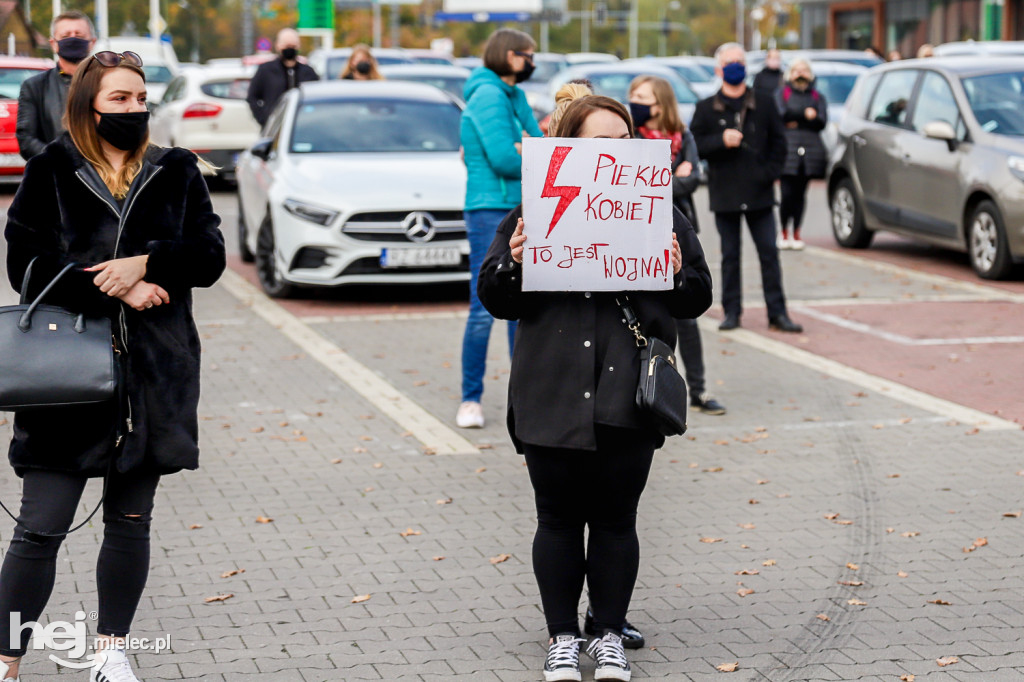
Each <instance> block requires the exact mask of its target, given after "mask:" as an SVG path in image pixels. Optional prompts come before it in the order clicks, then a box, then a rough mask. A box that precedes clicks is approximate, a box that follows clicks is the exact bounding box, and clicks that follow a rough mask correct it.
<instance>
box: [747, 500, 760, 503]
mask: <svg viewBox="0 0 1024 682" xmlns="http://www.w3.org/2000/svg"><path fill="white" fill-rule="evenodd" d="M747 504H761V503H760V502H759V501H757V500H755V499H749V500H747Z"/></svg>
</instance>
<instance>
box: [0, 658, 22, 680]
mask: <svg viewBox="0 0 1024 682" xmlns="http://www.w3.org/2000/svg"><path fill="white" fill-rule="evenodd" d="M10 669H11V666H10V664H9V663H4V662H3V661H0V682H18V678H17V677H8V676H7V673H8V671H9V670H10Z"/></svg>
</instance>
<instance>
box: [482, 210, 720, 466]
mask: <svg viewBox="0 0 1024 682" xmlns="http://www.w3.org/2000/svg"><path fill="white" fill-rule="evenodd" d="M521 215H522V207H521V206H520V207H517V208H515V209H513V210H512V211H511V212H510V213H509V214H508V215H507V216H505V219H504V220H502V222H501V224H500V225H499V226H498V231H497V233H496V234H495V236H494V241H493V242H491V248H490V249H489V250H488V251H487V256H486V257H485V258H484V262H483V266H482V267H481V268H480V277H479V279H478V280H477V294H478V295H479V297H480V301H481V302H482V303H483V304H484V307H486V308H487V310H488V311H489V312H490V313H491V314H492V315H494V316H495V317H498V318H501V319H505V320H519V325H518V326H517V328H516V336H515V352H514V353H513V355H512V374H511V376H510V377H509V384H508V425H509V434H510V435H511V436H512V440H513V442H514V443H515V445H516V449H517V450H518V451H519V452H522V451H523V450H522V444H523V443H529V444H531V445H539V446H546V447H556V448H570V449H578V450H594V449H596V447H597V442H596V437H595V434H594V428H595V425H596V424H603V425H608V426H617V427H622V428H630V429H644V430H648V431H650V432H651V434H652V438H653V439H654V441H655V444H656V447H661V445H662V443H664V439H663V438H661V437H660V436H658V435H656V432H654V431H653V429H651V426H650V424H649V423H648V421H647V420H646V419H645V418H644V415H643V414H642V413H641V412H640V411H639V410H638V409H637V408H636V405H635V403H634V401H635V399H636V385H637V378H638V376H639V371H640V352H639V350H638V349H637V347H636V341H635V337H634V336H633V333H632V332H630V331H629V329H628V328H627V327H626V325H625V324H624V323H623V321H622V313H621V311H620V309H619V307H618V306H617V305H616V303H615V296H616V295H615V294H614V293H609V292H593V293H589V292H587V293H581V292H568V293H561V292H523V291H522V277H521V273H522V266H521V265H519V264H517V263H516V262H515V261H513V260H512V254H511V249H510V248H509V245H508V240H509V239H510V238H511V236H512V233H513V232H514V231H515V227H516V221H517V220H518V219H519V217H520V216H521ZM673 216H674V224H673V229H674V231H675V233H676V236H677V238H678V239H679V247H680V249H681V250H682V253H683V268H682V270H680V271H679V274H678V275H676V276H675V279H674V287H673V288H672V289H671V290H668V291H649V292H641V291H635V292H629V300H630V303H631V306H632V308H633V310H634V312H635V313H636V315H637V317H638V318H639V320H640V326H641V329H642V330H643V332H644V334H645V335H647V336H655V337H657V338H659V339H661V340H662V341H664V342H665V343H667V344H669V345H674V344H675V341H676V325H675V321H674V318H677V317H681V318H696V317H699V316H700V315H701V313H703V312H704V311H705V310H707V309H708V307H709V306H710V305H711V272H710V271H709V270H708V264H707V262H705V260H704V251H703V249H701V246H700V242H699V241H697V235H696V234H694V232H693V228H692V227H690V224H689V223H688V222H687V220H686V218H684V217H683V215H682V214H681V213H680V212H679V211H678V210H676V211H673Z"/></svg>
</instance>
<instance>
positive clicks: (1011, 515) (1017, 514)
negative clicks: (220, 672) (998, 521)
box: [1003, 510, 1020, 519]
mask: <svg viewBox="0 0 1024 682" xmlns="http://www.w3.org/2000/svg"><path fill="white" fill-rule="evenodd" d="M1003 516H1004V517H1006V518H1008V519H1019V518H1020V510H1017V511H1012V512H1006V513H1004V514H1003Z"/></svg>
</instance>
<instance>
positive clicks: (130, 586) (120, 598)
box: [0, 469, 160, 656]
mask: <svg viewBox="0 0 1024 682" xmlns="http://www.w3.org/2000/svg"><path fill="white" fill-rule="evenodd" d="M108 476H109V481H108V483H107V496H106V498H105V499H104V502H103V544H102V545H101V546H100V551H99V557H98V559H97V561H96V587H97V592H98V593H99V620H98V622H97V624H96V632H97V633H99V634H101V635H110V636H112V637H124V636H126V635H127V634H128V633H129V631H130V630H131V625H132V620H133V619H134V617H135V611H136V609H137V608H138V606H139V600H140V599H142V591H143V589H145V587H146V578H147V577H148V576H149V526H150V521H151V519H152V512H153V499H154V496H155V494H156V488H157V485H158V483H159V481H160V476H159V474H155V473H148V472H128V473H124V474H121V473H117V472H114V473H111V474H109V475H108ZM87 480H88V479H87V478H85V477H84V476H79V475H76V474H69V473H65V472H59V471H42V470H38V469H30V470H28V471H26V472H25V477H24V479H23V488H22V497H21V513H20V514H19V515H18V518H19V521H18V523H17V524H16V525H15V526H14V535H13V537H12V539H11V545H10V547H9V548H8V550H7V555H6V556H5V557H4V563H3V568H0V654H3V655H4V656H23V655H24V654H25V651H26V649H27V648H28V642H29V637H30V636H31V634H32V631H31V628H28V627H26V628H23V629H22V630H21V646H20V647H19V648H13V647H11V646H10V645H11V614H12V613H19V614H20V616H19V618H20V621H19V622H21V623H22V624H25V623H29V622H35V621H38V620H39V617H40V616H41V615H42V613H43V608H44V607H45V606H46V602H47V601H49V599H50V594H51V592H53V584H54V580H55V578H56V568H57V551H58V550H59V549H60V546H61V543H62V542H63V540H64V538H63V537H47V536H44V535H39V534H38V533H60V532H63V531H66V530H68V529H69V528H70V527H71V524H72V522H73V520H74V516H75V510H76V508H77V507H78V503H79V501H80V500H81V498H82V491H83V490H84V489H85V484H86V481H87ZM134 515H138V516H134ZM29 529H30V530H29ZM33 531H34V532H33ZM73 617H74V614H70V613H69V614H55V615H54V620H68V621H71V620H73Z"/></svg>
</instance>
